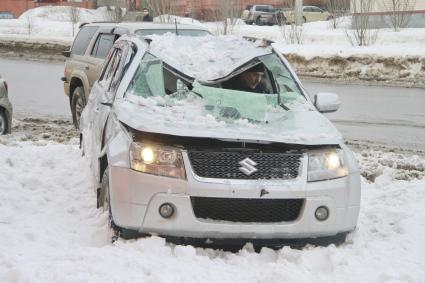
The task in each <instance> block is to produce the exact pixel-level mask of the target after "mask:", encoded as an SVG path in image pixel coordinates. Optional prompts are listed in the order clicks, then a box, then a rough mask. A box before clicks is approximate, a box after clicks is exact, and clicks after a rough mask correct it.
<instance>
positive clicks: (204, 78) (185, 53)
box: [80, 35, 360, 246]
mask: <svg viewBox="0 0 425 283" xmlns="http://www.w3.org/2000/svg"><path fill="white" fill-rule="evenodd" d="M218 47H219V48H218ZM338 107H339V99H338V97H337V95H335V94H329V93H318V94H316V95H315V96H314V100H311V99H310V96H309V95H308V94H307V93H306V91H305V89H304V88H303V87H302V85H301V82H300V80H299V79H298V78H297V76H296V74H295V73H294V72H293V71H292V69H291V68H290V66H289V65H288V62H287V61H286V60H285V58H284V57H283V56H282V55H281V53H280V52H278V51H277V50H275V49H274V48H270V47H267V48H261V47H259V46H257V45H255V44H253V43H251V42H248V41H245V40H243V39H238V38H234V37H212V36H208V37H205V38H200V39H198V38H196V39H195V38H188V37H179V36H175V35H164V36H151V37H150V38H149V39H148V40H146V39H144V38H138V37H134V36H133V37H127V36H125V37H121V38H120V39H119V40H118V41H117V42H116V43H115V44H114V47H113V49H111V51H110V52H109V55H108V57H107V59H106V62H105V65H104V66H103V68H102V72H101V76H100V78H99V80H98V81H96V82H95V84H94V85H93V88H92V93H91V94H90V99H89V102H88V104H87V106H86V108H85V110H84V111H83V115H82V118H81V127H80V138H81V144H82V148H83V151H84V152H85V153H86V154H87V156H89V158H90V163H91V166H90V168H91V170H92V173H93V175H94V178H95V180H97V185H98V188H97V196H98V198H97V199H98V207H100V208H102V207H103V209H104V211H105V212H108V213H109V215H110V222H111V226H112V229H113V230H114V231H115V236H122V237H124V238H131V237H135V236H140V235H159V236H164V237H166V238H168V239H171V240H172V241H177V242H185V241H188V242H189V243H195V244H196V243H198V244H199V243H202V245H206V244H208V243H212V244H213V245H214V244H226V243H227V244H244V243H246V242H253V243H254V245H257V244H258V245H272V246H279V245H282V243H285V241H287V240H294V239H296V240H299V239H302V240H303V241H306V242H312V243H317V244H329V243H342V242H344V241H345V237H346V235H347V233H349V232H350V231H353V230H354V229H355V227H356V224H357V218H358V214H359V208H360V207H359V205H360V172H359V168H358V166H357V161H356V158H355V157H354V155H353V153H352V152H351V151H350V149H349V148H347V146H346V145H345V143H344V141H343V139H342V136H341V134H340V133H339V132H338V131H337V129H336V128H335V127H334V126H333V125H332V124H331V122H330V121H329V120H328V119H327V118H326V117H325V116H323V115H322V114H321V113H327V112H333V111H336V110H337V109H338Z"/></svg>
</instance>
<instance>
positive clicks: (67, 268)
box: [0, 135, 425, 283]
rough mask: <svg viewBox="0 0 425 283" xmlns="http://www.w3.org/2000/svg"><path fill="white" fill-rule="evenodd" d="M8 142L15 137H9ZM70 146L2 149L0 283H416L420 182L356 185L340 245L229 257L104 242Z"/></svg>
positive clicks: (103, 219)
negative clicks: (357, 196) (351, 222)
mask: <svg viewBox="0 0 425 283" xmlns="http://www.w3.org/2000/svg"><path fill="white" fill-rule="evenodd" d="M8 138H10V139H13V138H14V136H13V135H12V136H9V137H8ZM89 171H90V168H89V164H88V162H87V161H86V159H84V158H83V157H81V152H80V150H79V149H78V145H77V144H75V145H63V144H56V143H49V142H46V143H45V144H44V145H43V146H36V145H34V144H33V143H28V142H25V143H22V142H17V143H16V144H15V146H4V145H0V191H1V194H0V229H1V233H2V241H3V244H2V245H1V246H0V282H131V281H136V282H156V283H162V282H175V283H180V282H184V283H192V282H193V283H199V282H236V283H237V282H244V283H254V282H255V283H261V282H264V283H265V282H267V283H275V282H276V283H278V282H299V283H304V282H308V283H310V282H330V283H333V282H342V281H343V282H347V283H351V282H376V283H381V282H382V283H383V282H418V283H419V282H423V279H424V278H425V261H424V260H423V255H424V254H425V245H424V244H423V235H424V234H425V224H424V221H423V204H424V203H425V180H412V181H400V180H394V179H393V178H392V177H391V176H390V175H388V174H387V173H385V172H384V174H382V175H381V176H379V177H378V178H377V179H376V180H375V182H374V183H368V182H365V181H363V182H362V186H363V193H362V209H361V212H360V217H359V224H358V229H357V230H356V231H355V232H354V233H352V234H350V235H349V237H348V240H347V243H346V244H344V245H342V246H339V247H335V246H329V247H312V246H308V247H305V248H304V249H302V250H295V249H291V248H289V247H285V248H283V249H281V250H277V251H273V250H271V249H267V248H264V249H262V250H261V252H260V253H255V252H254V251H253V249H252V247H251V246H250V245H247V246H245V248H244V249H242V250H241V251H239V252H237V253H230V252H223V251H216V250H212V249H201V248H194V247H192V246H179V245H177V246H175V245H171V244H167V243H165V241H164V239H162V238H158V237H150V238H141V239H138V240H129V241H125V240H122V239H120V240H118V241H117V242H115V243H114V244H111V243H110V242H109V241H108V224H107V223H108V218H107V214H106V213H103V211H102V210H101V209H96V196H95V191H94V188H93V186H92V183H91V179H90V177H89V173H88V172H89Z"/></svg>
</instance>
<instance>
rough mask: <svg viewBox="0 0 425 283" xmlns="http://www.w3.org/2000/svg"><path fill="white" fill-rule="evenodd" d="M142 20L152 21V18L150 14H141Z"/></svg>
mask: <svg viewBox="0 0 425 283" xmlns="http://www.w3.org/2000/svg"><path fill="white" fill-rule="evenodd" d="M142 21H143V22H153V18H152V17H151V15H149V14H148V15H145V16H143V19H142Z"/></svg>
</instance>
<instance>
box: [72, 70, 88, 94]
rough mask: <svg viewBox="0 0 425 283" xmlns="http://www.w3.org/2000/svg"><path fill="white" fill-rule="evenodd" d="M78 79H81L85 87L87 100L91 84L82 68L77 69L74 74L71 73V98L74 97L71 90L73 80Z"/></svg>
mask: <svg viewBox="0 0 425 283" xmlns="http://www.w3.org/2000/svg"><path fill="white" fill-rule="evenodd" d="M75 79H78V80H79V81H81V83H82V85H83V88H84V95H85V98H86V101H87V98H88V95H89V94H90V84H89V80H88V78H87V75H86V74H85V73H84V71H82V70H75V71H74V72H73V73H72V74H71V80H70V96H69V97H70V100H71V98H72V92H71V88H72V85H71V84H72V82H73V80H75Z"/></svg>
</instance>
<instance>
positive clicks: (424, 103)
mask: <svg viewBox="0 0 425 283" xmlns="http://www.w3.org/2000/svg"><path fill="white" fill-rule="evenodd" d="M0 74H2V76H3V77H4V78H5V79H6V80H7V81H8V83H9V93H10V100H11V101H12V103H13V106H14V109H15V113H16V115H15V117H16V118H23V117H50V118H62V119H63V118H65V119H69V118H70V110H69V101H68V98H67V97H66V96H65V95H64V91H63V83H62V82H61V81H60V78H61V77H62V76H63V63H62V64H61V63H46V62H35V61H18V60H6V59H0ZM304 85H305V87H306V88H307V89H308V91H309V92H310V94H311V95H313V94H314V93H317V92H333V93H337V94H339V96H340V99H341V101H342V106H341V108H340V109H339V111H338V112H336V113H333V114H328V115H327V116H328V118H329V119H330V120H331V121H333V122H334V123H335V125H336V127H337V128H338V129H339V130H340V131H341V132H342V133H343V135H344V136H345V138H346V139H348V140H349V141H354V142H365V143H376V144H385V145H390V146H395V147H400V148H412V149H422V150H425V89H417V88H416V89H415V88H400V87H382V86H361V85H351V84H348V85H346V84H336V83H329V84H327V83H324V82H320V83H317V82H312V81H305V82H304Z"/></svg>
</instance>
